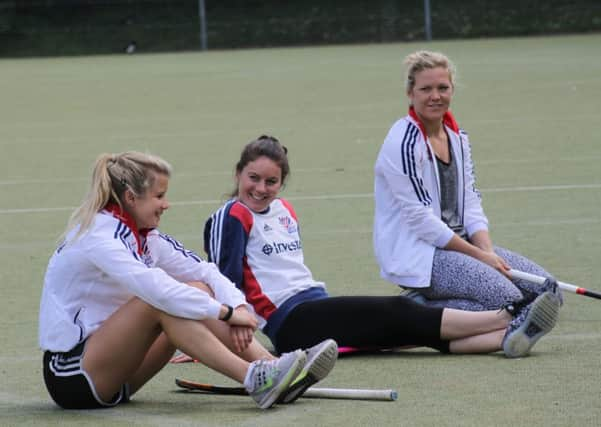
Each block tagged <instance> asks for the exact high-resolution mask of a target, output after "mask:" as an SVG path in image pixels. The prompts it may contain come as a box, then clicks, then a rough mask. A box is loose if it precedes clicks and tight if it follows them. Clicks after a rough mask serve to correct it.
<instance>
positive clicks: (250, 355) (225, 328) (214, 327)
mask: <svg viewBox="0 0 601 427" xmlns="http://www.w3.org/2000/svg"><path fill="white" fill-rule="evenodd" d="M203 323H204V324H205V325H206V326H207V327H208V328H209V329H210V330H211V332H212V333H213V334H215V336H216V337H217V338H218V339H219V341H221V342H222V343H223V344H225V346H226V347H227V348H228V349H229V350H230V351H231V352H232V353H235V354H237V355H238V356H240V357H241V358H242V359H244V360H246V361H247V362H252V361H254V360H260V359H264V360H271V359H276V357H275V356H274V355H272V354H271V353H270V352H269V351H267V349H266V348H265V347H263V345H262V344H261V343H260V342H259V341H257V340H256V339H253V341H252V342H251V343H250V345H249V346H248V347H247V348H246V350H244V351H243V352H242V353H238V352H237V351H236V350H235V348H234V343H233V342H232V338H231V335H230V326H229V325H228V324H227V323H225V322H222V321H220V320H216V319H206V320H204V321H203ZM201 361H203V362H204V360H202V359H201Z"/></svg>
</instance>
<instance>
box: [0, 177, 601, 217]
mask: <svg viewBox="0 0 601 427" xmlns="http://www.w3.org/2000/svg"><path fill="white" fill-rule="evenodd" d="M598 188H601V184H595V183H593V184H569V185H541V186H524V187H500V188H485V189H481V190H480V191H481V192H482V193H512V192H526V191H534V192H538V191H563V190H587V189H598ZM372 197H373V193H346V194H320V195H309V196H290V197H286V198H287V199H289V200H291V201H312V200H341V199H368V198H372ZM219 203H223V200H217V199H206V200H183V201H176V202H171V203H170V204H171V206H194V205H214V204H219ZM73 209H75V206H58V207H48V208H16V209H0V215H12V214H27V213H46V212H61V211H72V210H73Z"/></svg>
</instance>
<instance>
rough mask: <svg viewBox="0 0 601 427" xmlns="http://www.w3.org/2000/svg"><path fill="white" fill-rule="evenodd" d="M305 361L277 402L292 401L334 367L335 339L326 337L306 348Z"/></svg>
mask: <svg viewBox="0 0 601 427" xmlns="http://www.w3.org/2000/svg"><path fill="white" fill-rule="evenodd" d="M306 353H307V363H306V364H305V366H304V367H303V369H302V371H301V373H300V374H298V376H297V377H296V378H295V379H294V380H293V381H292V383H291V384H290V386H289V387H288V390H286V391H285V392H284V393H283V394H282V395H281V397H280V399H279V401H278V403H292V402H294V401H295V400H296V399H298V398H299V397H300V396H301V395H302V394H303V393H304V392H305V391H306V390H307V389H308V388H309V387H311V386H312V385H313V384H315V383H316V382H318V381H321V380H322V379H324V378H325V377H326V376H327V375H328V374H329V373H330V371H331V370H332V368H333V367H334V364H335V363H336V359H338V345H337V344H336V341H334V340H331V339H328V340H325V341H322V342H320V343H319V344H317V345H315V346H313V347H311V348H309V349H307V350H306Z"/></svg>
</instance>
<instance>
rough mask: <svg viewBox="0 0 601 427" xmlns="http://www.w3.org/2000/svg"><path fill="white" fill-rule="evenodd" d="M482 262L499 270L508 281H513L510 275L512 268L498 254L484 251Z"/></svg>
mask: <svg viewBox="0 0 601 427" xmlns="http://www.w3.org/2000/svg"><path fill="white" fill-rule="evenodd" d="M480 261H482V262H484V263H486V264H488V265H490V266H491V267H492V268H494V269H495V270H497V271H498V272H499V273H501V274H502V275H504V276H505V277H507V278H508V279H511V276H510V275H509V270H510V269H511V267H510V266H509V264H507V262H506V261H505V260H504V259H503V258H501V257H500V256H499V255H497V254H496V253H494V252H488V251H482V255H481V257H480Z"/></svg>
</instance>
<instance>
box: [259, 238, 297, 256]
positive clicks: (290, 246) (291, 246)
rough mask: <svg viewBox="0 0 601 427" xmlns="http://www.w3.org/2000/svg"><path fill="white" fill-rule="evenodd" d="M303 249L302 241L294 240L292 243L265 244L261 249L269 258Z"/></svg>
mask: <svg viewBox="0 0 601 427" xmlns="http://www.w3.org/2000/svg"><path fill="white" fill-rule="evenodd" d="M302 248H303V246H302V244H301V241H300V240H293V241H291V242H272V243H271V244H269V243H265V244H264V245H263V247H262V248H261V251H262V252H263V253H264V254H265V255H267V256H269V255H271V254H272V253H274V252H275V253H276V254H283V253H286V252H295V251H299V250H301V249H302Z"/></svg>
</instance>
